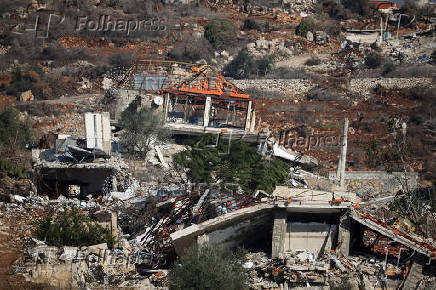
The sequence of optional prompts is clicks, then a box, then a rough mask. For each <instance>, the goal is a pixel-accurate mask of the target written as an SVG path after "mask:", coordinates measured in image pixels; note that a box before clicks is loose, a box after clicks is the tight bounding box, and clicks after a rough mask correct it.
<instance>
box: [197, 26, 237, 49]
mask: <svg viewBox="0 0 436 290" xmlns="http://www.w3.org/2000/svg"><path fill="white" fill-rule="evenodd" d="M237 36H238V27H237V26H236V25H235V24H234V23H233V22H232V21H231V20H229V19H214V20H212V21H211V22H210V23H209V24H208V25H206V27H205V31H204V37H205V38H206V39H207V40H208V41H209V42H210V44H212V46H213V48H215V49H225V48H228V47H229V46H230V45H231V44H232V43H236V41H237Z"/></svg>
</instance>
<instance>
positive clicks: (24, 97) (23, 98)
mask: <svg viewBox="0 0 436 290" xmlns="http://www.w3.org/2000/svg"><path fill="white" fill-rule="evenodd" d="M34 99H35V97H34V96H33V94H32V91H31V90H28V91H26V92H23V93H21V95H20V102H30V101H33V100H34Z"/></svg>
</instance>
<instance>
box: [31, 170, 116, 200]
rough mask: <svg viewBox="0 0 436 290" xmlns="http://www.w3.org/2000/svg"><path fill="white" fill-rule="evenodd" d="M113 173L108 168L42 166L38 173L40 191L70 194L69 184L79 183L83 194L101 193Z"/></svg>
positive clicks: (53, 193)
mask: <svg viewBox="0 0 436 290" xmlns="http://www.w3.org/2000/svg"><path fill="white" fill-rule="evenodd" d="M111 174H112V169H108V168H41V169H40V170H39V172H38V173H37V176H38V178H37V187H38V192H40V193H46V194H49V195H55V196H59V195H68V193H69V186H70V185H78V186H80V193H81V194H82V195H87V194H90V193H101V192H102V191H103V186H104V183H105V180H106V179H107V178H108V177H109V176H110V175H111Z"/></svg>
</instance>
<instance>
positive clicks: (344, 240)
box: [336, 214, 351, 256]
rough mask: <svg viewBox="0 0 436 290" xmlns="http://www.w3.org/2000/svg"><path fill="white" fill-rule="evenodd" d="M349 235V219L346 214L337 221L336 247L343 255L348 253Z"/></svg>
mask: <svg viewBox="0 0 436 290" xmlns="http://www.w3.org/2000/svg"><path fill="white" fill-rule="evenodd" d="M350 237H351V219H350V217H349V216H348V214H346V215H344V216H342V217H341V219H340V221H339V233H338V247H337V248H336V251H337V252H340V253H342V254H343V255H344V256H348V255H349V254H350V241H351V240H350Z"/></svg>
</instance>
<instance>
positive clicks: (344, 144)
mask: <svg viewBox="0 0 436 290" xmlns="http://www.w3.org/2000/svg"><path fill="white" fill-rule="evenodd" d="M347 136H348V119H347V118H345V121H344V130H343V132H342V140H341V155H340V156H339V164H338V170H337V174H336V175H337V177H338V179H339V183H340V186H341V187H342V188H343V187H344V185H345V164H346V163H347Z"/></svg>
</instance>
